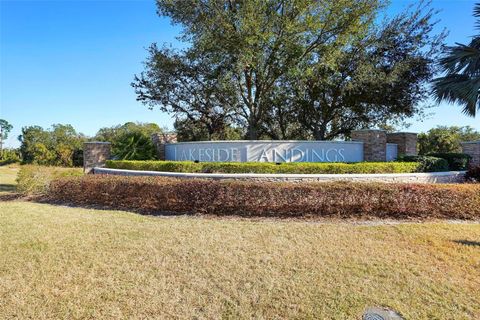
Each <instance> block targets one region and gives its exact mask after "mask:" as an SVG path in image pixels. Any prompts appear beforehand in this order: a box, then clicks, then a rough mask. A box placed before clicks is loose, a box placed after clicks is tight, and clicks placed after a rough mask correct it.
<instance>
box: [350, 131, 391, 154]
mask: <svg viewBox="0 0 480 320" xmlns="http://www.w3.org/2000/svg"><path fill="white" fill-rule="evenodd" d="M352 140H353V141H362V142H363V161H377V162H378V161H380V162H382V161H387V133H386V132H385V131H384V130H355V131H352Z"/></svg>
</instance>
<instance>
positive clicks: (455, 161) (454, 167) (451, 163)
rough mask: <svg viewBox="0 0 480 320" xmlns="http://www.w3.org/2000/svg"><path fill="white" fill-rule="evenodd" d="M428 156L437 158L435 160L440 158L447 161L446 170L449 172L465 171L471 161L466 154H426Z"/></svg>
mask: <svg viewBox="0 0 480 320" xmlns="http://www.w3.org/2000/svg"><path fill="white" fill-rule="evenodd" d="M428 156H431V157H437V158H442V159H445V160H447V162H448V168H449V169H450V170H451V171H458V170H466V169H467V168H468V163H469V161H470V159H472V157H471V156H469V155H468V154H464V153H454V152H450V153H431V154H428Z"/></svg>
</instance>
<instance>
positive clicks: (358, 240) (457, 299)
mask: <svg viewBox="0 0 480 320" xmlns="http://www.w3.org/2000/svg"><path fill="white" fill-rule="evenodd" d="M459 241H463V243H462V242H459ZM479 242H480V225H479V224H475V223H469V224H467V223H462V224H448V223H425V224H398V225H383V226H358V225H351V224H318V223H305V222H289V221H280V222H278V221H276V222H269V221H257V222H253V221H248V220H242V221H238V220H213V219H202V218H194V217H173V218H155V217H148V216H140V215H136V214H132V213H128V212H121V211H99V210H88V209H79V208H68V207H60V206H52V205H46V204H36V203H27V202H20V201H14V202H0V301H1V303H0V318H2V319H3V318H15V317H17V318H35V319H44V318H64V319H74V318H91V319H94V318H103V319H118V318H130V319H131V318H137V319H138V318H142V319H145V318H181V319H192V318H201V319H212V318H234V319H239V318H244V319H245V318H259V319H262V318H263V319H273V318H301V319H308V318H315V319H358V318H359V317H360V315H361V313H362V311H363V310H364V309H365V308H366V307H367V306H387V307H391V308H393V309H395V310H397V311H399V312H400V313H401V314H403V315H404V316H405V318H407V319H478V318H480V295H479V288H480V246H479Z"/></svg>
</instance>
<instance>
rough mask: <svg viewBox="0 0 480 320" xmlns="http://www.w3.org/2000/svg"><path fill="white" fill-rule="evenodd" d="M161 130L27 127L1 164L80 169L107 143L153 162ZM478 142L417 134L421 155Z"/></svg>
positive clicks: (144, 126)
mask: <svg viewBox="0 0 480 320" xmlns="http://www.w3.org/2000/svg"><path fill="white" fill-rule="evenodd" d="M2 121H3V122H2ZM2 125H3V127H2ZM0 128H3V131H2V135H1V138H2V139H1V141H2V143H3V141H5V139H6V138H7V137H8V133H9V132H10V130H11V128H12V126H11V125H10V124H9V123H8V122H7V121H6V120H2V119H0ZM7 129H8V130H7ZM163 131H165V130H162V129H161V128H160V127H159V126H158V125H157V124H155V123H139V122H136V123H134V122H127V123H125V124H123V125H116V126H112V127H104V128H101V129H100V130H98V132H97V133H96V134H95V136H93V137H87V136H85V135H84V134H82V133H78V132H77V131H76V130H75V129H74V128H73V127H72V126H71V125H69V124H54V125H52V126H51V128H49V129H43V128H42V127H40V126H27V127H23V128H22V134H21V135H20V136H19V137H18V139H19V141H20V143H21V145H20V147H19V148H18V149H12V148H3V149H2V151H1V152H0V165H3V164H8V163H12V162H19V161H22V162H23V163H32V164H39V165H51V166H66V167H72V166H82V165H83V143H84V142H86V141H106V142H110V143H111V144H112V157H113V158H115V159H122V160H153V159H156V150H155V146H154V144H153V142H152V139H151V136H152V134H154V133H162V132H163ZM232 134H233V133H232ZM479 140H480V132H479V131H477V130H475V129H473V128H472V127H469V126H465V127H458V126H451V127H447V126H438V127H436V128H433V129H430V130H428V131H427V132H423V133H420V134H419V135H418V149H419V153H420V154H421V155H427V154H431V153H450V152H461V142H465V141H479Z"/></svg>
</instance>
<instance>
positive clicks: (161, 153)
mask: <svg viewBox="0 0 480 320" xmlns="http://www.w3.org/2000/svg"><path fill="white" fill-rule="evenodd" d="M151 138H152V142H153V145H154V146H155V149H156V150H157V158H158V160H165V144H166V143H175V142H177V135H176V134H170V133H154V134H152V136H151Z"/></svg>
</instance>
